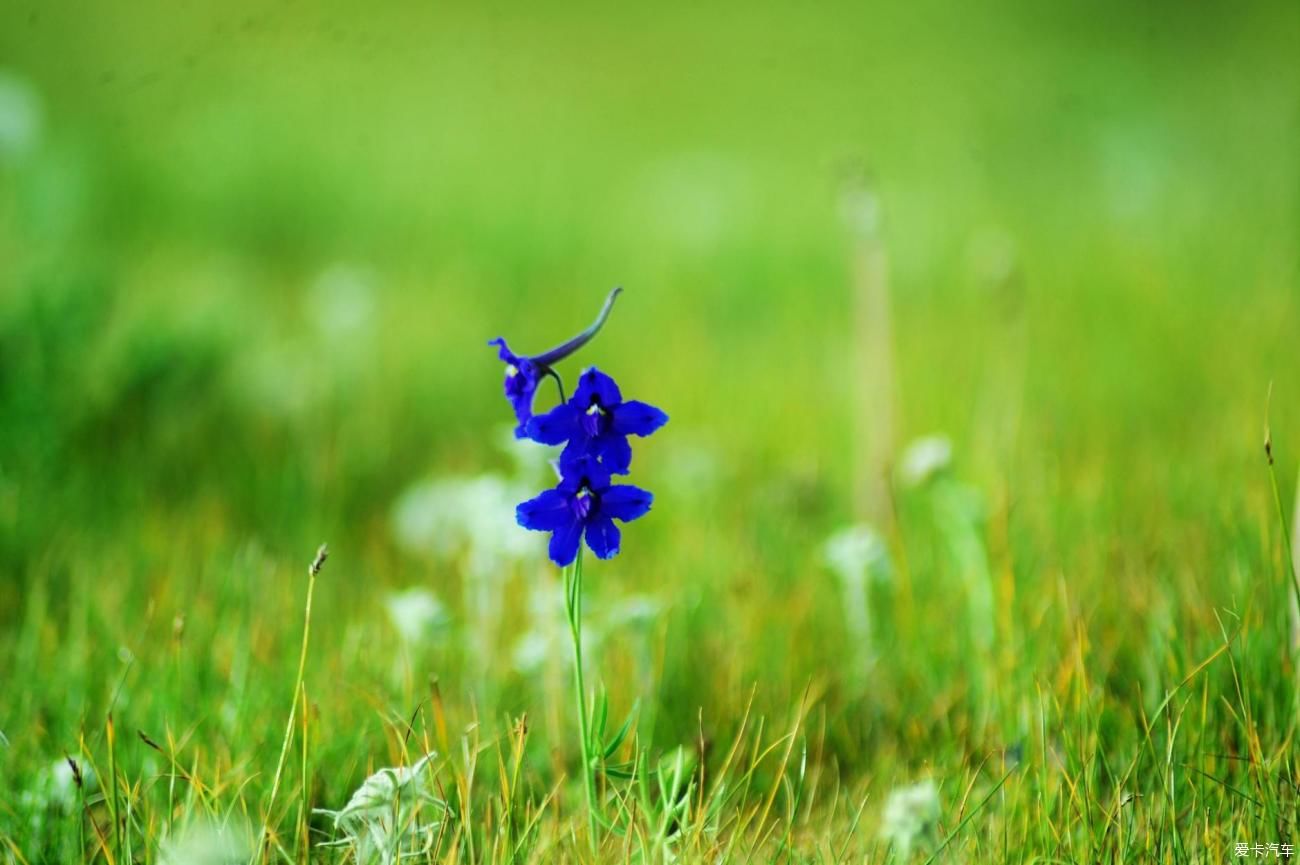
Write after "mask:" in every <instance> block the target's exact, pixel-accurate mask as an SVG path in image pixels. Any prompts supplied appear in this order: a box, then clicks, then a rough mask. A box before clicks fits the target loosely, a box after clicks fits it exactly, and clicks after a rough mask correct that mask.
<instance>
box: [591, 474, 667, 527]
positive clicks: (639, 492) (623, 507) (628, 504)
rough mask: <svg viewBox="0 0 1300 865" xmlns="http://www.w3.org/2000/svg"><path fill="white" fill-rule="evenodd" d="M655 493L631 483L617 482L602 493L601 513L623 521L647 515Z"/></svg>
mask: <svg viewBox="0 0 1300 865" xmlns="http://www.w3.org/2000/svg"><path fill="white" fill-rule="evenodd" d="M654 498H655V497H654V495H653V494H652V493H650V492H648V491H646V490H643V489H641V488H640V487H634V486H632V485H631V484H615V485H614V486H612V487H610V488H609V489H607V490H605V491H604V492H602V493H601V494H600V512H601V514H603V515H605V516H608V517H613V518H614V519H616V520H622V521H623V522H625V523H626V522H631V521H632V520H635V519H636V518H637V517H641V516H645V513H646V511H648V510H650V504H651V502H653V501H654Z"/></svg>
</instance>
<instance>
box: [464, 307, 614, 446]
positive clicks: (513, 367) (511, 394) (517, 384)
mask: <svg viewBox="0 0 1300 865" xmlns="http://www.w3.org/2000/svg"><path fill="white" fill-rule="evenodd" d="M622 290H623V289H622V288H615V289H614V290H613V291H611V292H610V293H609V296H608V297H606V298H605V305H604V306H602V307H601V308H600V314H599V315H598V316H596V320H595V321H594V322H593V323H592V325H591V326H590V327H588V328H587V329H586V330H584V331H583V332H582V333H580V334H578V335H577V336H575V337H573V338H572V339H570V340H567V341H566V342H563V343H561V344H560V345H557V346H556V347H555V348H553V349H551V350H550V351H544V352H542V353H541V354H537V355H528V356H525V355H520V354H515V353H514V352H513V351H511V350H510V347H509V346H508V345H506V341H505V339H503V338H502V337H497V338H496V339H490V340H488V345H494V346H496V347H497V357H499V358H500V359H501V360H503V361H505V364H506V381H505V390H506V399H508V400H510V407H511V408H512V409H514V412H515V419H516V420H517V421H518V425H517V426H516V427H515V438H523V437H524V436H525V434H526V430H527V426H528V421H529V420H530V419H531V418H532V416H533V396H534V395H535V394H536V393H537V386H538V385H539V384H541V381H542V379H543V378H546V377H547V376H551V377H553V378H555V380H556V382H557V383H558V382H559V376H557V375H556V374H555V372H554V370H552V369H551V367H552V365H554V364H557V363H559V362H560V361H562V360H564V358H566V357H568V356H569V355H571V354H573V353H574V352H575V351H577V350H578V349H580V348H582V347H583V346H584V345H586V344H587V343H588V342H590V341H591V338H592V337H593V336H595V335H596V334H597V333H598V332H599V331H600V329H601V328H602V327H603V326H604V325H605V319H607V318H609V313H610V310H612V309H613V308H614V301H615V300H616V299H617V298H618V295H619V292H621V291H622ZM561 392H562V391H561ZM561 399H563V396H561Z"/></svg>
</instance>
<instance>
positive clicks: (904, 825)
mask: <svg viewBox="0 0 1300 865" xmlns="http://www.w3.org/2000/svg"><path fill="white" fill-rule="evenodd" d="M938 824H939V788H938V786H937V785H936V784H935V783H934V781H933V780H929V779H927V780H925V781H921V782H919V783H917V784H912V785H910V786H908V787H899V788H898V789H895V790H892V791H890V793H889V798H888V799H887V800H886V801H885V810H884V813H883V814H882V815H881V817H880V837H881V838H883V839H884V840H885V841H887V842H889V845H890V847H891V848H892V849H893V850H895V851H896V852H897V853H898V854H899V856H900V857H901V858H902V859H904V860H906V859H907V857H908V856H909V855H911V852H912V849H913V848H914V847H916V846H917V845H918V843H919V842H922V841H925V840H928V839H930V838H931V836H932V835H933V833H934V830H935V828H936V827H937V826H938Z"/></svg>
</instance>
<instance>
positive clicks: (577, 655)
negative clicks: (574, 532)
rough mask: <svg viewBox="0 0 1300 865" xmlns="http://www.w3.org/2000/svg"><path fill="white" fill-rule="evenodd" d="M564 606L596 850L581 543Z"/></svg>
mask: <svg viewBox="0 0 1300 865" xmlns="http://www.w3.org/2000/svg"><path fill="white" fill-rule="evenodd" d="M564 609H565V612H566V613H567V614H568V618H569V633H570V634H571V635H572V637H573V641H572V642H573V686H574V697H575V702H576V704H577V710H578V731H579V735H581V737H582V741H581V745H582V788H583V790H584V791H585V793H586V797H587V826H588V832H589V833H590V836H589V840H590V842H591V852H592V855H593V856H594V855H595V854H596V851H597V836H596V779H595V778H594V777H593V774H592V762H593V761H592V757H591V735H590V730H589V726H590V725H589V722H588V719H587V686H586V681H585V679H584V678H583V672H582V547H581V546H579V547H578V557H577V558H576V559H574V561H573V565H572V567H570V568H565V570H564Z"/></svg>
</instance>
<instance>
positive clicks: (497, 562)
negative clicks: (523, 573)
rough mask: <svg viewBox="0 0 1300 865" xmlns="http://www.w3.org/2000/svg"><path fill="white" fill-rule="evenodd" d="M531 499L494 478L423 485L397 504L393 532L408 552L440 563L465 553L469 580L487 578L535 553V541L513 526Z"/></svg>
mask: <svg viewBox="0 0 1300 865" xmlns="http://www.w3.org/2000/svg"><path fill="white" fill-rule="evenodd" d="M530 495H531V494H530V493H529V492H528V491H527V490H525V489H522V488H519V487H518V486H517V485H515V484H513V483H510V482H508V481H507V480H505V479H504V478H502V477H500V476H499V475H494V474H483V475H478V476H476V477H450V478H443V479H440V480H435V481H428V482H425V483H421V484H417V485H415V486H413V487H411V488H410V489H408V490H407V491H406V492H405V493H403V494H402V496H401V498H399V499H398V501H397V504H396V505H395V507H394V509H393V532H394V535H395V536H396V538H397V541H398V543H399V544H401V545H402V546H403V547H405V548H406V549H407V550H410V551H413V552H423V553H427V554H431V555H433V556H435V557H436V558H440V559H447V558H450V557H451V556H453V555H455V554H457V553H461V552H465V553H467V554H468V557H469V558H468V563H467V565H468V570H469V571H470V572H471V573H472V574H474V575H475V576H492V575H494V574H495V573H496V572H498V571H500V570H501V569H502V568H503V567H504V566H506V565H507V564H509V563H510V562H512V561H518V560H521V559H525V558H528V557H531V556H533V555H535V554H536V552H537V550H538V549H539V547H538V544H537V539H536V537H534V536H533V535H532V534H531V533H530V532H528V531H526V530H525V529H523V528H520V526H519V525H518V523H517V522H516V521H515V506H516V505H517V504H518V503H519V502H521V501H524V500H525V499H527V498H529V496H530Z"/></svg>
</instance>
